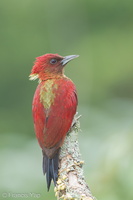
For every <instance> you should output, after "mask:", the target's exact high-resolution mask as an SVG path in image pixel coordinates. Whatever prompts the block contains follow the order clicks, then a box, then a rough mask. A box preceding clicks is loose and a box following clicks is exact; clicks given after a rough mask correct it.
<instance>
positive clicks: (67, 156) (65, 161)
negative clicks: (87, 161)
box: [54, 117, 94, 200]
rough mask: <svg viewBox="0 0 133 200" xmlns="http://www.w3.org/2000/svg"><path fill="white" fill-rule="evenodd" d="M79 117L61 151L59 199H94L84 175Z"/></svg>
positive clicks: (58, 184) (56, 188)
mask: <svg viewBox="0 0 133 200" xmlns="http://www.w3.org/2000/svg"><path fill="white" fill-rule="evenodd" d="M78 119H79V117H77V118H76V119H75V120H74V123H73V125H72V128H71V130H70V131H69V133H68V134H67V136H66V139H65V141H64V144H63V146H62V147H61V151H60V157H59V177H58V180H57V185H56V187H55V189H54V191H55V196H56V197H57V199H58V200H61V199H63V200H94V197H93V196H92V194H91V191H90V189H89V187H88V185H87V183H86V182H85V179H84V176H83V168H82V167H83V164H84V161H82V160H81V155H80V150H79V144H78V132H79V130H80V123H79V120H78Z"/></svg>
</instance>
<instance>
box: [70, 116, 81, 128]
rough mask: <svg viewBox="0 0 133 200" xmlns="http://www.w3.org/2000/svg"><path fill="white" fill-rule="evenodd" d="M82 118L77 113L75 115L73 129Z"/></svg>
mask: <svg viewBox="0 0 133 200" xmlns="http://www.w3.org/2000/svg"><path fill="white" fill-rule="evenodd" d="M81 116H82V115H78V112H76V114H75V115H74V118H73V121H72V125H71V128H73V127H74V126H75V125H76V123H77V122H78V120H79V119H80V117H81ZM71 128H70V129H71Z"/></svg>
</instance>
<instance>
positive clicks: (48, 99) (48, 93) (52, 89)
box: [40, 79, 58, 109]
mask: <svg viewBox="0 0 133 200" xmlns="http://www.w3.org/2000/svg"><path fill="white" fill-rule="evenodd" d="M57 89H58V85H57V84H56V83H55V80H54V79H50V80H47V81H45V82H44V84H43V85H42V87H41V90H40V101H41V103H42V104H43V106H44V108H45V109H49V108H50V107H51V105H52V104H53V103H54V99H55V97H56V90H57Z"/></svg>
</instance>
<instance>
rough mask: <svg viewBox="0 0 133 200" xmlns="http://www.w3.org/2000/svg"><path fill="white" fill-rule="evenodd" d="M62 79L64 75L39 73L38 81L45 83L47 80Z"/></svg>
mask: <svg viewBox="0 0 133 200" xmlns="http://www.w3.org/2000/svg"><path fill="white" fill-rule="evenodd" d="M63 77H66V76H65V75H64V73H60V74H59V73H58V74H54V73H40V74H39V80H40V81H46V80H49V79H60V78H63Z"/></svg>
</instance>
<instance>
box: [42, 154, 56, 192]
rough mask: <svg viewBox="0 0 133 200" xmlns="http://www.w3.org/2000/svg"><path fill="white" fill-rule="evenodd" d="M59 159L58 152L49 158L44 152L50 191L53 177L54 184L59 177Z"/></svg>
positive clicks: (44, 167) (44, 163)
mask: <svg viewBox="0 0 133 200" xmlns="http://www.w3.org/2000/svg"><path fill="white" fill-rule="evenodd" d="M58 161H59V153H58V152H57V153H56V154H55V156H54V157H53V158H48V157H47V156H46V155H45V154H43V173H44V175H45V174H46V181H47V188H48V191H49V188H50V185H51V180H52V179H53V181H54V185H56V181H57V178H58Z"/></svg>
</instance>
